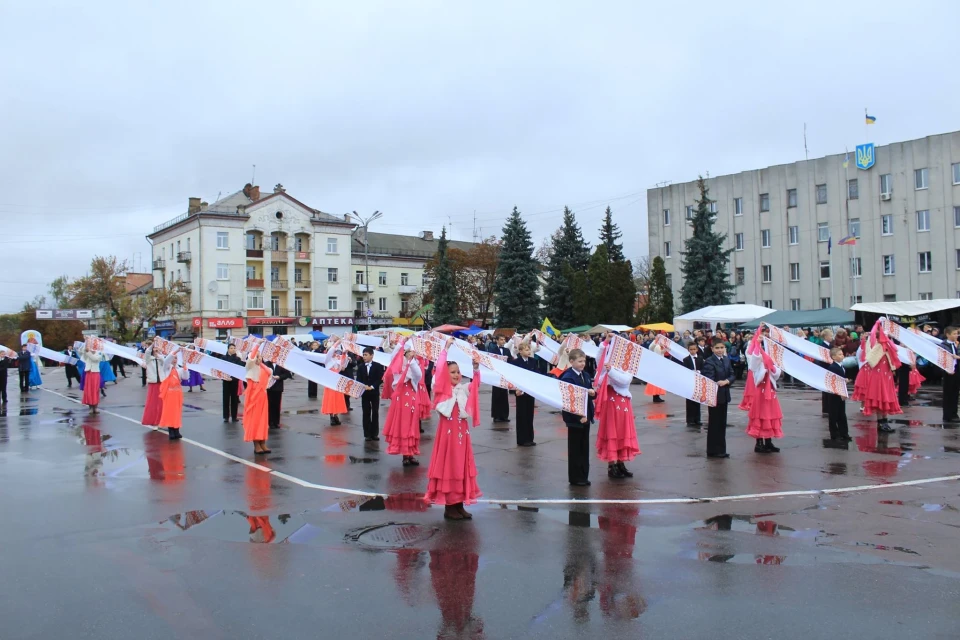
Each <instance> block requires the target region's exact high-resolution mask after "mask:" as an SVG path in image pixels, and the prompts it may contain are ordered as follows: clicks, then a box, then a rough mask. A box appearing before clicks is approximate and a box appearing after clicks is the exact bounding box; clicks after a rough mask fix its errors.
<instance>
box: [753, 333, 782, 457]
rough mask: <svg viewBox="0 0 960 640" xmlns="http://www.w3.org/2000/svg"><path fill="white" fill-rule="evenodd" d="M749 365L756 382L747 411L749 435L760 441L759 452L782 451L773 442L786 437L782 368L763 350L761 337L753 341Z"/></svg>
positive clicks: (756, 448) (756, 449)
mask: <svg viewBox="0 0 960 640" xmlns="http://www.w3.org/2000/svg"><path fill="white" fill-rule="evenodd" d="M747 367H748V368H749V370H750V373H752V374H753V381H754V385H755V388H754V392H753V394H752V395H751V397H750V402H749V405H750V408H749V409H748V413H747V416H748V419H747V435H748V436H750V437H752V438H756V440H757V444H756V445H755V446H754V447H753V450H754V451H755V452H757V453H779V452H780V449H779V448H777V447H775V446H774V445H773V438H782V437H783V431H782V429H781V425H782V424H783V412H782V411H781V410H780V401H779V400H778V399H777V380H779V379H780V374H781V371H780V367H778V366H777V365H776V363H775V362H774V361H773V358H771V357H770V356H769V355H768V354H767V352H766V351H764V350H763V348H762V347H761V346H760V342H759V341H758V340H754V341H752V342H751V343H750V346H749V347H748V348H747Z"/></svg>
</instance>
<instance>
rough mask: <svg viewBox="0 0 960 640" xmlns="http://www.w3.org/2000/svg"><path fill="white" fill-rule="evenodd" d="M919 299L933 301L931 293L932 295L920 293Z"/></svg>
mask: <svg viewBox="0 0 960 640" xmlns="http://www.w3.org/2000/svg"><path fill="white" fill-rule="evenodd" d="M920 299H921V300H933V293H932V292H928V293H921V294H920Z"/></svg>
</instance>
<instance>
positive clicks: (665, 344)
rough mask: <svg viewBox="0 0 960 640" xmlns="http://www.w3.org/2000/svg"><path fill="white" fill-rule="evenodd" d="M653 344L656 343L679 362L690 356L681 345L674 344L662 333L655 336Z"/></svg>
mask: <svg viewBox="0 0 960 640" xmlns="http://www.w3.org/2000/svg"><path fill="white" fill-rule="evenodd" d="M654 342H656V343H657V345H659V346H660V348H661V349H663V350H664V351H668V352H669V353H670V355H671V356H673V357H674V358H675V359H676V360H678V361H680V362H683V359H684V358H686V357H687V356H688V355H690V352H689V351H687V348H686V347H684V346H683V345H682V344H678V343H676V342H674V341H673V340H671V339H670V338H668V337H667V336H665V335H663V334H662V333H658V334H657V337H656V338H655V339H654Z"/></svg>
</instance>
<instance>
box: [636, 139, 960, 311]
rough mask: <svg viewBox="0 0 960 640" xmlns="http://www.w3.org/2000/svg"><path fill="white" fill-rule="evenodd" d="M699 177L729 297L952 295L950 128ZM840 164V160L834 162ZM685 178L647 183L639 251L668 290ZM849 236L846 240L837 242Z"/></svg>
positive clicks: (777, 302) (957, 271)
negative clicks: (655, 262) (866, 150)
mask: <svg viewBox="0 0 960 640" xmlns="http://www.w3.org/2000/svg"><path fill="white" fill-rule="evenodd" d="M874 158H875V162H874V164H873V165H872V166H871V167H870V168H869V169H866V170H862V169H858V168H857V156H856V153H855V152H854V151H852V150H851V152H850V153H849V156H848V155H847V154H838V155H832V156H827V157H824V158H817V159H814V160H804V161H800V162H795V163H793V164H788V165H778V166H774V167H768V168H766V169H759V170H752V171H744V172H742V173H737V174H734V175H727V176H719V177H713V178H709V179H707V181H706V183H707V186H708V188H709V198H710V200H712V202H711V203H710V207H711V211H713V212H714V213H715V214H716V223H715V226H714V229H715V230H716V231H719V232H721V233H726V234H727V244H726V246H727V248H729V249H733V253H732V254H731V260H730V265H729V268H730V271H729V276H730V280H731V282H733V283H734V284H735V285H736V292H735V294H734V296H735V297H734V301H735V302H744V303H750V304H757V305H763V306H767V307H771V308H775V309H790V310H809V309H820V308H825V307H830V306H835V307H842V308H849V307H850V306H851V305H852V304H854V303H855V302H882V301H896V300H923V299H937V298H954V297H960V132H954V133H948V134H942V135H934V136H928V137H926V138H922V139H919V140H911V141H908V142H899V143H894V144H889V145H885V146H882V147H876V148H875V155H874ZM845 160H848V162H847V163H846V164H847V166H846V167H844V164H845ZM699 197H700V195H699V191H698V189H697V183H696V181H692V182H687V183H683V184H673V185H669V186H666V187H660V188H655V189H650V190H648V191H647V212H648V216H649V243H650V244H649V252H650V257H651V258H653V257H655V256H661V257H663V259H664V262H665V264H666V269H667V278H668V280H669V282H670V285H671V287H672V288H673V291H674V296H675V297H676V298H678V297H679V294H680V290H681V289H682V287H683V274H682V272H681V270H680V266H681V262H682V259H683V258H682V255H681V252H682V251H683V248H684V241H685V240H686V239H687V238H688V237H690V235H691V234H692V226H691V225H690V224H689V222H688V221H689V219H690V218H691V217H692V213H693V211H694V210H695V209H696V206H697V205H696V200H697V199H699ZM849 237H852V238H854V239H855V240H856V242H855V244H844V245H841V244H840V241H841V239H843V238H849Z"/></svg>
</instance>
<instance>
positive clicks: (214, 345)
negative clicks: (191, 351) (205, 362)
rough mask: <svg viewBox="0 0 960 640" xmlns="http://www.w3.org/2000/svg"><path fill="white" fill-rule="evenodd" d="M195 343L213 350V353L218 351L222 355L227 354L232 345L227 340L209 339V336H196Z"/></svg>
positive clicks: (202, 347)
mask: <svg viewBox="0 0 960 640" xmlns="http://www.w3.org/2000/svg"><path fill="white" fill-rule="evenodd" d="M193 344H195V345H197V348H198V349H202V350H204V351H212V352H213V353H218V354H220V355H221V356H225V355H227V347H228V346H230V345H228V344H226V343H225V342H217V341H216V340H209V339H207V338H194V339H193Z"/></svg>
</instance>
